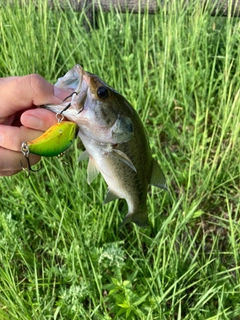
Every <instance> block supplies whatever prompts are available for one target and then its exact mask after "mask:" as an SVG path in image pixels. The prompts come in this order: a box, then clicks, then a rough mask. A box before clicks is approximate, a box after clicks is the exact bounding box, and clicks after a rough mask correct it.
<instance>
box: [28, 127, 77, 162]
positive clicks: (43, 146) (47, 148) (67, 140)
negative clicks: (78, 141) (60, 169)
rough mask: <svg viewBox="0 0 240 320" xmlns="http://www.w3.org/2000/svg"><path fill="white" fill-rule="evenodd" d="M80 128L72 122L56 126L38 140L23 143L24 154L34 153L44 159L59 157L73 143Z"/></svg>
mask: <svg viewBox="0 0 240 320" xmlns="http://www.w3.org/2000/svg"><path fill="white" fill-rule="evenodd" d="M77 133H78V126H77V125H76V124H75V123H73V122H70V121H62V122H60V123H56V124H54V125H53V126H52V127H50V128H49V129H48V130H47V131H46V132H44V133H43V134H42V135H41V136H40V137H38V138H37V139H35V140H33V141H30V142H23V143H22V152H23V153H34V154H37V155H39V156H44V157H54V156H58V155H59V154H61V153H62V152H64V151H65V150H66V149H68V148H69V147H70V146H71V144H72V143H73V141H74V139H75V138H76V136H77Z"/></svg>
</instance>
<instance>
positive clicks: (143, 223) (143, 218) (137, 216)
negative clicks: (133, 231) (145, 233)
mask: <svg viewBox="0 0 240 320" xmlns="http://www.w3.org/2000/svg"><path fill="white" fill-rule="evenodd" d="M130 222H134V223H135V224H136V225H137V226H139V227H142V228H146V227H147V226H148V214H147V208H142V209H140V210H138V211H134V212H129V213H128V214H127V215H126V217H125V218H124V220H123V222H122V223H121V225H120V228H122V227H123V226H125V225H126V224H127V223H130Z"/></svg>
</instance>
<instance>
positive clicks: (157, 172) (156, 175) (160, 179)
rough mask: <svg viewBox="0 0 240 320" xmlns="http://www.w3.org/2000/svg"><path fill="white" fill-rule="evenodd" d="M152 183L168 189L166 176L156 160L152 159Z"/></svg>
mask: <svg viewBox="0 0 240 320" xmlns="http://www.w3.org/2000/svg"><path fill="white" fill-rule="evenodd" d="M150 184H151V185H152V186H155V187H158V188H162V189H165V190H167V186H166V178H165V176H164V174H163V172H162V170H161V169H160V167H159V165H158V163H157V162H156V161H155V160H152V176H151V180H150Z"/></svg>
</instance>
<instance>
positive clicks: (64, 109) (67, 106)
mask: <svg viewBox="0 0 240 320" xmlns="http://www.w3.org/2000/svg"><path fill="white" fill-rule="evenodd" d="M78 93H79V92H76V91H74V92H72V93H71V94H70V95H69V96H67V97H66V98H65V99H64V100H63V101H62V102H64V101H66V100H67V99H68V98H71V97H72V96H73V95H74V94H76V95H78ZM70 107H71V102H69V104H67V105H66V107H65V108H63V109H62V111H61V112H60V113H58V114H59V115H62V114H63V112H64V111H66V110H67V109H69V108H70ZM83 109H84V107H82V108H81V109H80V110H79V111H78V113H80V112H82V111H83Z"/></svg>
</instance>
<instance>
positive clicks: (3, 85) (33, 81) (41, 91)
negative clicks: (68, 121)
mask: <svg viewBox="0 0 240 320" xmlns="http://www.w3.org/2000/svg"><path fill="white" fill-rule="evenodd" d="M0 80H1V81H0V97H1V101H0V118H5V117H9V116H10V115H12V114H15V113H16V112H18V111H20V110H23V109H28V108H30V107H32V106H33V105H35V106H38V105H41V104H46V103H53V104H57V103H60V102H61V100H62V99H63V98H64V97H65V96H66V94H67V91H65V90H61V89H59V88H56V87H54V86H53V85H52V84H50V83H49V82H47V81H46V80H45V79H44V78H43V77H41V76H40V75H38V74H31V75H27V76H22V77H9V78H5V79H4V78H2V79H0Z"/></svg>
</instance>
